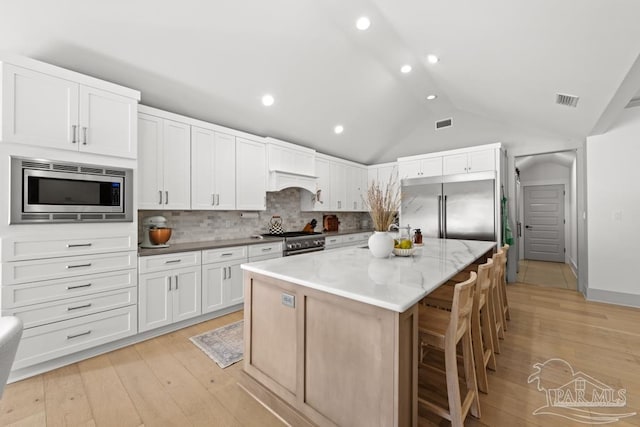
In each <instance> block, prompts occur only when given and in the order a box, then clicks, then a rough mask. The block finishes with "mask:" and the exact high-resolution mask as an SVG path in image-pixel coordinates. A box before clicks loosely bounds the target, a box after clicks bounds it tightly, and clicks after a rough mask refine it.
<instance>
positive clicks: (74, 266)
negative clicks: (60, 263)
mask: <svg viewBox="0 0 640 427" xmlns="http://www.w3.org/2000/svg"><path fill="white" fill-rule="evenodd" d="M80 267H91V263H88V264H78V265H67V268H80Z"/></svg>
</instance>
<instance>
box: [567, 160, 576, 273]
mask: <svg viewBox="0 0 640 427" xmlns="http://www.w3.org/2000/svg"><path fill="white" fill-rule="evenodd" d="M577 163H578V160H577V159H573V163H571V172H570V175H571V176H570V178H569V179H570V182H571V195H570V196H569V197H570V201H569V205H570V206H571V209H570V212H569V218H570V219H571V223H570V224H569V226H570V230H571V233H570V234H571V237H570V239H569V247H568V248H567V252H568V257H569V264H570V265H571V268H572V269H573V271H574V272H576V271H578V165H577Z"/></svg>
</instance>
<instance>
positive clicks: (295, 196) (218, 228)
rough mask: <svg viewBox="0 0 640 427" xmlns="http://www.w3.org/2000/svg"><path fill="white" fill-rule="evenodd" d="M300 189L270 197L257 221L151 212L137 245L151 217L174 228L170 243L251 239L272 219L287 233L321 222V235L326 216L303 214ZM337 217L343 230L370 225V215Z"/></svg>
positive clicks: (219, 214) (236, 215)
mask: <svg viewBox="0 0 640 427" xmlns="http://www.w3.org/2000/svg"><path fill="white" fill-rule="evenodd" d="M300 191H304V190H300V189H299V188H288V189H285V190H282V191H278V192H269V193H267V210H266V211H263V212H257V214H258V218H243V217H241V216H240V212H239V211H152V210H141V211H139V212H138V225H139V227H138V241H141V240H142V219H143V218H145V217H147V216H152V215H162V216H164V217H165V218H167V225H168V226H169V227H171V228H173V232H172V235H171V240H170V243H188V242H201V241H207V240H225V239H236V238H242V237H249V236H251V235H253V234H262V233H267V232H268V227H269V220H270V219H271V217H272V216H273V215H280V216H281V217H282V225H283V228H284V230H285V231H299V230H302V228H303V227H304V226H305V224H307V223H308V222H309V221H311V219H313V218H315V219H316V221H318V225H317V226H316V229H315V231H322V214H323V212H301V211H300ZM324 213H334V214H336V215H337V216H338V218H339V220H340V230H357V229H360V228H366V227H368V226H369V225H370V221H369V214H368V213H362V212H324Z"/></svg>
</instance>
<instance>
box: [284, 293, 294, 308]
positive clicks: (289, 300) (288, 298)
mask: <svg viewBox="0 0 640 427" xmlns="http://www.w3.org/2000/svg"><path fill="white" fill-rule="evenodd" d="M282 305H284V306H286V307H291V308H295V307H296V297H295V295H290V294H285V293H283V294H282Z"/></svg>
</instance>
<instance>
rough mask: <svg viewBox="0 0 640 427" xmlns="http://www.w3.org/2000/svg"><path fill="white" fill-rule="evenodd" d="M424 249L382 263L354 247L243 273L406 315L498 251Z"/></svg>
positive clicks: (445, 245)
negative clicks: (466, 269) (421, 302)
mask: <svg viewBox="0 0 640 427" xmlns="http://www.w3.org/2000/svg"><path fill="white" fill-rule="evenodd" d="M423 243H424V245H423V246H422V247H419V248H418V249H417V251H416V252H415V253H414V255H413V256H410V257H397V256H393V255H392V256H391V257H389V258H386V259H379V258H374V257H373V256H372V255H371V253H370V252H369V250H368V249H366V248H362V247H358V246H355V247H354V246H352V247H347V248H343V249H334V250H331V251H323V252H315V253H310V254H304V255H296V256H292V257H286V258H278V259H272V260H268V261H260V262H254V263H247V264H242V269H244V270H247V271H251V272H254V273H258V274H263V275H265V276H269V277H273V278H276V279H280V280H284V281H287V282H291V283H295V284H298V285H301V286H307V287H309V288H313V289H316V290H320V291H323V292H327V293H330V294H334V295H338V296H342V297H345V298H349V299H352V300H355V301H360V302H363V303H366V304H371V305H375V306H378V307H382V308H386V309H389V310H393V311H397V312H404V311H405V310H407V309H408V308H410V307H411V306H413V305H414V304H415V303H416V302H418V301H420V300H421V299H422V298H424V296H426V295H427V294H428V293H430V292H431V291H432V290H434V289H435V288H437V287H438V286H440V285H441V284H442V283H444V282H446V281H447V280H449V279H450V278H451V277H453V276H454V275H455V274H456V273H458V272H459V271H461V270H463V269H464V268H465V267H467V266H468V265H469V264H471V263H472V262H473V261H475V260H476V259H478V258H479V257H480V256H482V255H484V254H485V253H486V252H487V251H489V250H490V249H492V248H493V247H494V246H495V245H496V244H495V242H483V241H471V240H452V239H432V238H425V239H424V240H423Z"/></svg>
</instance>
